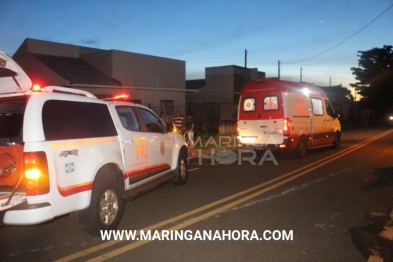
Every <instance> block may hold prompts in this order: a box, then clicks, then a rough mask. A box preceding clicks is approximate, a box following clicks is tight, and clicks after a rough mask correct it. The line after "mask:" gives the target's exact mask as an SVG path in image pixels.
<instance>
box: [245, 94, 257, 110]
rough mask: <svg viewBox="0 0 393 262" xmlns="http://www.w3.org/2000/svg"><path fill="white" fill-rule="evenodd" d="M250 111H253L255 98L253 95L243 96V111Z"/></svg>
mask: <svg viewBox="0 0 393 262" xmlns="http://www.w3.org/2000/svg"><path fill="white" fill-rule="evenodd" d="M252 111H255V98H254V97H247V98H244V101H243V112H252Z"/></svg>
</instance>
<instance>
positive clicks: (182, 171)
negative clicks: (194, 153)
mask: <svg viewBox="0 0 393 262" xmlns="http://www.w3.org/2000/svg"><path fill="white" fill-rule="evenodd" d="M187 166H188V154H187V151H184V150H182V151H180V154H179V159H178V161H177V168H176V170H175V175H176V177H175V179H174V180H173V181H172V183H173V184H174V185H177V186H179V185H184V184H185V183H186V182H187V179H188V171H187Z"/></svg>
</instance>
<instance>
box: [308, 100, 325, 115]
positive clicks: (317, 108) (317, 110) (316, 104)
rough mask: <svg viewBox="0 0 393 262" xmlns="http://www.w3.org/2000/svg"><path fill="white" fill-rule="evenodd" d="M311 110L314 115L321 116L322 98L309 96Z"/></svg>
mask: <svg viewBox="0 0 393 262" xmlns="http://www.w3.org/2000/svg"><path fill="white" fill-rule="evenodd" d="M311 104H312V111H313V113H314V115H316V116H323V103H322V99H319V98H311Z"/></svg>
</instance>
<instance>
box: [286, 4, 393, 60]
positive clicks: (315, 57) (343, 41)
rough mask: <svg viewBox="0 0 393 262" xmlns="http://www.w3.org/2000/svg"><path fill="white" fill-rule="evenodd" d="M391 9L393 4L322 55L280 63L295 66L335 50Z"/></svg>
mask: <svg viewBox="0 0 393 262" xmlns="http://www.w3.org/2000/svg"><path fill="white" fill-rule="evenodd" d="M392 7H393V4H392V5H391V6H389V7H388V8H386V9H385V11H383V12H382V13H380V14H379V15H378V16H377V17H376V18H374V19H373V20H372V21H371V22H370V23H368V24H367V25H366V26H364V27H363V28H361V29H360V30H359V31H357V32H356V33H354V34H352V35H351V36H349V37H347V38H345V39H344V40H342V41H341V42H340V43H338V44H337V45H335V46H333V47H332V48H330V49H328V50H326V51H323V52H322V53H319V54H317V55H315V56H313V57H310V58H306V59H303V60H300V61H296V62H289V63H283V62H281V63H282V64H295V63H301V62H304V61H307V60H311V59H314V58H317V57H318V56H320V55H323V54H325V53H327V52H329V51H331V50H333V49H335V48H336V47H338V46H339V45H341V44H342V43H344V42H345V41H347V40H349V39H350V38H352V37H354V36H355V35H357V34H358V33H360V32H361V31H363V30H364V29H366V28H367V27H368V26H369V25H371V24H372V23H374V22H375V21H376V20H377V19H378V18H380V17H381V16H382V15H383V14H384V13H386V12H387V11H388V10H389V9H390V8H392Z"/></svg>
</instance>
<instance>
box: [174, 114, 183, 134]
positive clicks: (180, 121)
mask: <svg viewBox="0 0 393 262" xmlns="http://www.w3.org/2000/svg"><path fill="white" fill-rule="evenodd" d="M172 121H173V123H174V124H175V126H176V129H177V130H178V131H179V132H180V131H182V129H183V127H184V117H182V116H181V115H180V111H179V110H177V111H176V113H175V116H174V117H173V120H172Z"/></svg>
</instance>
